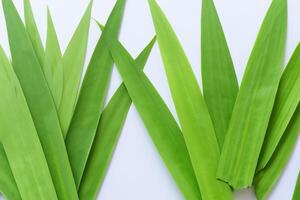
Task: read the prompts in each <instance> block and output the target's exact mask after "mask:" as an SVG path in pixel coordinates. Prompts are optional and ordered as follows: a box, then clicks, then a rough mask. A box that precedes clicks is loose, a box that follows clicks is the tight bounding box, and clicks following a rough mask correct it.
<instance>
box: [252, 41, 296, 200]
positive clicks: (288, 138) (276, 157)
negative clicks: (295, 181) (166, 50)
mask: <svg viewBox="0 0 300 200" xmlns="http://www.w3.org/2000/svg"><path fill="white" fill-rule="evenodd" d="M299 66H300V44H299V45H298V46H297V48H296V50H295V51H294V53H293V55H292V57H291V59H290V61H289V63H288V65H287V67H286V69H285V71H284V73H283V75H282V77H281V80H280V86H279V89H278V91H277V96H276V100H275V107H274V108H276V106H279V104H285V103H286V101H287V102H288V100H289V98H290V97H292V95H293V93H296V94H295V95H296V96H297V92H298V91H297V92H296V91H294V89H295V88H297V86H299V82H297V81H298V79H299V77H300V68H299ZM286 92H287V93H286ZM288 94H291V95H290V96H289V98H287V97H285V95H288ZM276 103H277V105H276ZM289 104H290V105H291V107H292V104H295V102H289ZM292 110H293V111H294V110H295V109H292ZM273 115H274V109H273V113H272V117H274V116H273ZM287 117H289V116H287ZM271 123H272V120H271V121H270V123H269V126H271V125H272V124H271ZM299 131H300V106H299V102H298V103H297V108H296V111H294V113H293V115H292V118H291V119H289V122H288V125H287V126H286V129H285V130H284V133H283V134H282V136H281V137H280V141H279V143H278V144H277V146H276V148H275V150H274V152H273V153H272V155H271V157H270V159H269V160H268V162H267V164H266V166H265V167H264V168H263V169H261V170H260V171H259V172H258V173H257V174H256V176H255V179H254V185H255V189H256V195H257V197H258V198H259V199H265V198H266V197H267V196H268V194H269V192H270V191H271V190H272V188H273V186H274V185H275V184H276V182H277V181H278V179H279V177H280V176H281V174H282V172H283V170H284V168H285V166H286V164H287V162H288V160H289V158H290V155H291V153H292V150H293V149H294V147H295V144H296V141H297V138H298V135H299ZM268 133H269V134H270V132H268ZM268 138H270V136H268V137H266V139H268Z"/></svg>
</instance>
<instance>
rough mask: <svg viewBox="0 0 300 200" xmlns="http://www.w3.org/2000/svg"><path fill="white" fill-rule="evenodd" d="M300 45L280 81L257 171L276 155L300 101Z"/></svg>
mask: <svg viewBox="0 0 300 200" xmlns="http://www.w3.org/2000/svg"><path fill="white" fill-rule="evenodd" d="M299 91H300V44H299V45H298V46H297V48H296V50H295V52H294V54H293V56H292V58H291V60H290V62H289V63H288V65H287V67H286V69H285V72H284V73H283V75H282V78H281V80H280V84H279V88H278V91H277V95H276V99H275V104H274V107H273V112H272V115H271V119H270V122H269V126H268V130H267V133H266V137H265V140H264V144H263V148H262V150H261V153H260V159H259V163H258V167H257V170H261V169H263V168H264V167H265V166H266V164H267V163H268V161H269V160H270V158H271V156H272V154H273V153H274V151H275V149H276V147H277V145H278V143H279V141H280V139H281V137H282V136H283V134H284V131H285V130H286V127H287V126H288V124H289V121H290V120H291V118H292V116H293V114H294V112H295V110H296V108H297V106H298V104H299V101H300V92H299Z"/></svg>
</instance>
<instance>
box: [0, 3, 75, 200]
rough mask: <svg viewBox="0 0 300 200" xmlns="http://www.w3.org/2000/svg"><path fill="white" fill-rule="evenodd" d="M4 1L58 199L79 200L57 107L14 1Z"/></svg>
mask: <svg viewBox="0 0 300 200" xmlns="http://www.w3.org/2000/svg"><path fill="white" fill-rule="evenodd" d="M2 2H3V9H4V15H5V19H6V26H7V32H8V38H9V44H10V50H11V55H12V63H13V67H14V70H15V73H16V75H17V77H18V79H19V81H20V83H21V86H22V89H23V92H24V95H25V97H26V100H27V103H28V107H29V109H30V112H31V115H32V119H33V122H34V124H35V127H36V130H37V132H38V136H39V139H40V141H41V144H42V147H43V150H44V153H45V156H46V160H47V163H48V167H49V170H50V173H51V176H52V180H53V183H54V186H55V189H56V193H57V196H58V198H59V199H72V200H73V199H74V200H75V199H78V195H77V190H76V187H75V183H74V179H73V175H72V171H71V167H70V163H69V160H68V155H67V151H66V147H65V143H64V139H63V134H62V131H61V128H60V124H59V119H58V116H57V112H56V107H55V104H54V101H53V99H52V95H51V92H50V90H49V87H48V85H47V82H46V79H45V77H44V74H43V71H42V69H41V66H40V64H39V61H38V59H37V57H36V54H35V51H34V49H33V47H32V45H31V42H30V39H29V37H28V35H27V33H26V29H25V27H24V24H23V23H22V20H21V18H20V16H19V15H18V13H17V10H16V8H15V6H14V4H13V3H12V1H11V0H2ZM15 121H17V122H19V121H22V120H15ZM11 145H13V144H11ZM4 148H5V145H4ZM28 148H30V147H29V146H28ZM8 157H9V156H8Z"/></svg>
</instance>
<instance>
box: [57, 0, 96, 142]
mask: <svg viewBox="0 0 300 200" xmlns="http://www.w3.org/2000/svg"><path fill="white" fill-rule="evenodd" d="M92 5H93V1H92V0H91V1H90V3H89V5H88V7H87V9H86V11H85V13H84V15H83V17H82V19H81V21H80V23H79V25H78V27H77V29H76V31H75V33H74V34H73V36H72V39H71V41H70V42H69V45H68V47H67V49H66V51H65V53H64V54H63V58H62V60H61V65H62V66H61V67H62V68H63V90H62V94H61V101H60V104H59V109H58V114H59V118H60V124H61V127H62V132H63V134H64V138H65V137H66V135H67V132H68V129H69V125H70V122H71V119H72V116H73V113H74V109H75V106H76V102H77V98H78V91H79V85H80V79H81V76H82V70H83V65H84V60H85V54H86V50H87V43H88V33H89V27H90V19H91V11H92Z"/></svg>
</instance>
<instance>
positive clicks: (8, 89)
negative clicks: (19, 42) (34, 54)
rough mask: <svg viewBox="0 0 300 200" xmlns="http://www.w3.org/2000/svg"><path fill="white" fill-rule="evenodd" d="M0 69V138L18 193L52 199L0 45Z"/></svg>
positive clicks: (21, 99)
mask: <svg viewBox="0 0 300 200" xmlns="http://www.w3.org/2000/svg"><path fill="white" fill-rule="evenodd" d="M4 6H5V5H4ZM6 8H7V7H6ZM0 71H1V73H0V82H1V84H0V91H1V94H3V96H2V97H1V98H0V108H1V111H2V112H1V114H0V118H1V126H0V129H1V130H0V133H1V134H0V140H1V143H2V144H3V147H4V151H5V152H4V153H5V154H6V155H7V159H8V162H9V167H10V168H11V170H12V173H13V176H14V178H15V181H16V184H17V186H18V189H19V192H20V195H21V197H22V199H24V200H38V199H41V200H46V199H49V198H51V199H54V200H55V199H57V196H56V193H55V189H54V186H53V183H52V179H51V176H50V172H49V170H48V166H47V162H46V159H45V156H44V153H43V149H42V147H41V144H40V141H39V138H38V134H37V132H36V130H35V127H34V123H33V121H32V118H31V115H30V111H29V109H28V107H27V103H26V99H25V97H24V95H23V92H22V89H21V86H20V84H19V82H18V79H17V77H16V75H15V73H14V71H13V68H12V66H11V65H10V62H9V61H8V59H7V58H6V56H5V54H4V52H3V50H2V48H0ZM16 113H18V114H17V115H16ZM14 122H18V123H14ZM1 149H2V147H1ZM24 163H26V164H24ZM11 183H12V182H10V183H7V184H11ZM11 189H12V188H11ZM14 198H16V199H17V198H18V196H16V197H14Z"/></svg>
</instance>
